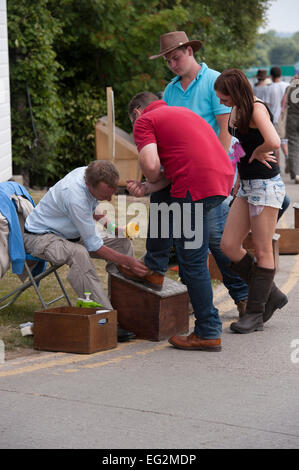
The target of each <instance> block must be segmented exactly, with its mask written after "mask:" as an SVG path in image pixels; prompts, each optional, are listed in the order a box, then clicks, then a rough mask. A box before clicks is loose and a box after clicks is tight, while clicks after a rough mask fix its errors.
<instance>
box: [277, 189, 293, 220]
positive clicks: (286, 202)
mask: <svg viewBox="0 0 299 470" xmlns="http://www.w3.org/2000/svg"><path fill="white" fill-rule="evenodd" d="M290 202H291V200H290V198H289V196H288V195H287V194H286V195H285V196H284V200H283V203H282V206H281V209H279V211H278V216H277V221H278V220H279V219H280V217H281V216H282V214H283V213H284V212H285V211H286V210H287V208H288V207H289V205H290Z"/></svg>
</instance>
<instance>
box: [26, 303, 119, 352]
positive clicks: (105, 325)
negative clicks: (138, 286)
mask: <svg viewBox="0 0 299 470" xmlns="http://www.w3.org/2000/svg"><path fill="white" fill-rule="evenodd" d="M102 310H103V309H102ZM100 311H101V309H99V308H98V309H96V308H79V307H50V308H48V309H45V310H40V311H36V312H35V313H34V327H33V329H34V330H33V332H34V348H35V349H41V350H44V351H62V352H70V353H81V354H91V353H94V352H97V351H104V350H106V349H113V348H115V347H116V345H117V312H116V311H115V310H111V311H109V312H107V311H106V312H104V313H97V312H100Z"/></svg>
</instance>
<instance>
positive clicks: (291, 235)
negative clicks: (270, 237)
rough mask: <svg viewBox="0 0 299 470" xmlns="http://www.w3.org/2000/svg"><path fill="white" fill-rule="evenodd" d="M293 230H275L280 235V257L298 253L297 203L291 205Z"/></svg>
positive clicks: (298, 214)
mask: <svg viewBox="0 0 299 470" xmlns="http://www.w3.org/2000/svg"><path fill="white" fill-rule="evenodd" d="M293 208H294V228H277V229H276V233H278V234H279V235H280V239H279V253H280V254H281V255H296V254H298V253H299V203H298V202H296V203H295V204H294V205H293Z"/></svg>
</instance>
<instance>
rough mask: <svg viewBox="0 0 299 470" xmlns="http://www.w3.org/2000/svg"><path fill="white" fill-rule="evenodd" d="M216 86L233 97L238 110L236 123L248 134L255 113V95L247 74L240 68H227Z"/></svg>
mask: <svg viewBox="0 0 299 470" xmlns="http://www.w3.org/2000/svg"><path fill="white" fill-rule="evenodd" d="M214 88H215V90H216V91H219V92H220V93H223V95H225V96H229V97H230V98H231V99H232V101H233V102H234V104H235V106H236V107H237V110H238V113H237V121H236V122H235V125H236V127H237V128H238V130H239V131H240V132H241V133H242V134H246V133H247V131H248V127H249V123H250V120H251V117H252V113H253V103H254V97H253V91H252V86H251V84H250V82H249V81H248V80H247V78H246V76H245V74H244V73H243V72H242V70H239V69H228V70H225V71H224V72H222V74H221V75H219V77H218V78H217V80H216V82H215V84H214Z"/></svg>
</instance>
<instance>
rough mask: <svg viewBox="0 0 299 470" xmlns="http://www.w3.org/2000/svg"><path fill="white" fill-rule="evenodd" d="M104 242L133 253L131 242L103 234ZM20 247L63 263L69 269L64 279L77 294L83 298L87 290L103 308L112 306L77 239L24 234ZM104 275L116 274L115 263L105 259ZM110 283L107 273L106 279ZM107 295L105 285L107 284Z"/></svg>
mask: <svg viewBox="0 0 299 470" xmlns="http://www.w3.org/2000/svg"><path fill="white" fill-rule="evenodd" d="M103 241H104V245H105V246H107V247H109V248H112V249H113V250H115V251H118V252H119V253H121V254H124V255H127V256H134V250H133V246H132V243H131V241H130V240H129V239H127V238H110V237H103ZM24 246H25V251H26V253H29V254H30V255H32V256H36V257H37V258H41V259H43V260H45V261H51V262H52V263H53V264H56V265H57V264H67V265H68V266H69V267H70V269H69V272H68V275H67V279H68V281H69V283H70V284H71V286H72V288H73V289H74V290H75V292H76V293H77V295H78V297H81V298H82V297H84V292H86V291H88V292H91V294H92V295H91V299H92V300H95V301H96V302H98V303H100V304H101V305H103V306H104V307H105V308H107V309H112V305H111V303H110V300H109V297H108V296H107V294H106V292H105V290H104V288H103V286H102V283H101V281H100V279H99V277H98V275H97V272H96V269H95V266H94V264H93V262H92V260H91V258H90V255H89V252H88V251H87V249H86V248H85V246H84V245H83V243H82V242H81V241H79V242H76V243H74V242H71V241H68V240H66V239H65V238H62V237H60V236H57V235H55V234H53V233H47V234H44V235H33V234H30V233H24ZM106 271H107V272H108V274H111V273H117V272H118V269H117V266H116V264H114V263H112V262H110V261H108V262H107V264H106ZM108 282H109V283H110V276H109V281H108ZM108 294H109V286H108Z"/></svg>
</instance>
